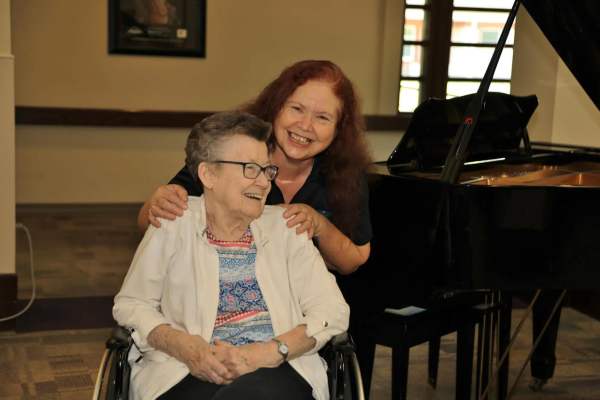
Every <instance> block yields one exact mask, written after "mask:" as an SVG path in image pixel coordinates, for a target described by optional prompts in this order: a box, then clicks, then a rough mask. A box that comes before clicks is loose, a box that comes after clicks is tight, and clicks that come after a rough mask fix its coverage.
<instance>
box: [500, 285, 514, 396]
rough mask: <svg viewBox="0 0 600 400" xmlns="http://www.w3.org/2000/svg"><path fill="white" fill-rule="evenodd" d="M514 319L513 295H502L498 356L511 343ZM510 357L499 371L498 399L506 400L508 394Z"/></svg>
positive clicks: (505, 293) (504, 293)
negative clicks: (512, 320) (512, 321)
mask: <svg viewBox="0 0 600 400" xmlns="http://www.w3.org/2000/svg"><path fill="white" fill-rule="evenodd" d="M511 318H512V295H511V294H510V293H507V292H501V293H500V316H499V323H498V327H499V329H498V350H499V351H498V354H499V356H500V355H502V354H504V352H505V351H506V349H507V348H508V345H509V343H510V328H511ZM509 363H510V356H507V357H506V359H505V360H504V363H503V364H502V365H501V366H500V370H499V371H498V399H499V400H504V399H506V396H507V394H508V370H509Z"/></svg>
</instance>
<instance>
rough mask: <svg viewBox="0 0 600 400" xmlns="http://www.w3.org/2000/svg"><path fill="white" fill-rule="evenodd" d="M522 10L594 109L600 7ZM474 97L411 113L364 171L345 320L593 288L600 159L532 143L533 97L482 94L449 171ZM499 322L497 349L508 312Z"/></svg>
mask: <svg viewBox="0 0 600 400" xmlns="http://www.w3.org/2000/svg"><path fill="white" fill-rule="evenodd" d="M521 3H522V5H524V6H525V8H526V9H527V11H528V13H529V14H530V15H531V16H532V18H533V19H534V21H535V22H536V23H537V25H538V26H539V27H540V28H541V30H542V32H543V33H544V35H545V36H546V38H547V39H548V40H549V42H550V43H551V44H552V46H553V47H554V49H555V50H556V52H557V53H558V54H559V55H560V57H561V58H562V60H563V61H564V62H565V64H566V65H567V66H568V68H569V69H570V70H571V72H572V73H573V75H574V76H575V78H576V79H577V81H578V82H579V83H580V85H581V86H582V87H583V89H584V90H585V92H586V93H587V95H588V96H589V98H590V99H591V100H592V102H593V103H594V104H595V106H596V108H600V75H599V73H600V2H599V1H597V0H579V1H564V0H522V1H521ZM516 6H517V4H516ZM516 6H515V8H514V10H515V11H516ZM474 96H475V95H469V96H465V97H461V98H455V99H451V100H439V99H430V100H427V101H426V102H424V103H423V104H421V105H420V106H419V107H418V108H417V109H416V110H415V112H414V113H413V118H412V120H411V122H410V124H409V127H408V129H407V131H406V133H405V134H404V136H403V137H402V139H401V141H400V143H399V144H398V145H397V146H396V148H395V149H394V151H393V152H392V154H391V155H390V157H389V159H388V160H387V161H386V162H380V163H376V164H375V165H374V166H373V170H372V172H371V173H370V174H369V188H370V204H371V210H370V211H371V220H372V224H373V232H374V237H373V240H372V242H371V249H372V251H371V257H370V260H369V265H368V266H366V267H363V268H361V269H360V270H359V271H358V272H357V273H355V274H353V275H354V276H352V277H351V278H350V280H351V281H354V283H347V282H344V281H342V285H345V286H346V292H349V293H351V294H352V292H355V293H354V294H355V295H356V297H357V298H360V299H362V300H361V301H360V302H357V303H359V304H356V305H354V304H353V305H352V307H353V310H355V309H356V310H358V309H360V308H367V307H368V310H367V311H365V312H367V313H371V314H372V313H373V311H374V310H383V308H385V307H389V308H401V307H404V306H406V305H409V304H411V305H423V306H424V307H430V306H432V304H433V306H434V307H435V306H437V305H438V304H439V302H440V299H442V300H441V301H442V302H452V301H453V299H455V298H456V299H461V296H460V295H456V296H455V294H461V293H463V294H464V293H469V292H472V291H474V290H475V291H476V290H481V289H486V290H487V289H496V290H503V291H504V290H524V289H526V290H532V289H591V290H598V289H600V241H599V237H600V149H597V148H589V147H582V146H575V145H564V144H561V145H556V144H552V143H542V142H532V141H530V139H529V133H528V131H527V124H528V122H529V120H530V118H531V116H532V114H533V113H534V112H535V109H536V107H537V106H538V99H537V97H536V96H535V95H531V96H525V97H516V96H509V95H505V94H501V93H484V95H483V98H482V99H483V101H482V102H481V109H480V111H479V114H478V117H477V120H476V124H474V126H473V128H474V129H473V131H472V135H471V136H470V140H467V141H466V142H461V143H462V144H465V143H466V146H465V148H463V149H459V150H461V151H463V159H458V162H457V157H456V155H455V154H454V152H457V147H461V146H460V145H458V146H457V145H456V143H457V142H458V141H459V140H460V138H459V137H458V136H457V134H458V133H459V132H460V130H461V127H464V125H465V123H466V121H467V120H468V119H469V118H471V117H469V116H468V115H469V112H470V111H472V110H470V107H471V103H472V101H473V97H474ZM596 115H597V116H598V117H599V118H600V114H596ZM572 127H573V129H577V121H573V123H572ZM597 133H598V134H600V132H597ZM452 162H453V163H454V164H455V166H454V168H455V173H454V175H453V177H452V179H447V176H448V173H447V171H448V169H449V168H450V166H449V164H450V163H452ZM359 282H360V283H359ZM365 287H368V288H369V290H368V293H369V299H368V301H366V302H367V303H368V304H367V305H365V304H364V303H363V302H365V300H364V298H365V297H364V296H362V294H364V293H365V290H364V288H365ZM353 297H355V296H354V295H352V296H350V298H353ZM457 301H459V302H460V301H462V300H457ZM502 319H503V320H504V322H502ZM500 321H501V322H500V324H501V325H502V324H503V327H501V328H500V336H501V338H500V341H501V348H503V347H504V345H506V343H507V341H508V335H509V334H510V312H509V313H508V317H507V314H506V313H504V314H503V315H502V316H501V317H500ZM488 334H489V333H488ZM502 342H503V344H502ZM506 368H507V367H506V365H505V366H504V367H503V372H502V371H501V372H500V377H499V380H500V381H501V382H502V383H501V385H500V387H501V389H500V391H499V395H498V396H499V398H504V396H505V395H506V389H505V387H506V382H507V379H508V376H507V369H506Z"/></svg>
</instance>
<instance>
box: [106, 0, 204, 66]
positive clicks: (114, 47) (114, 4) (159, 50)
mask: <svg viewBox="0 0 600 400" xmlns="http://www.w3.org/2000/svg"><path fill="white" fill-rule="evenodd" d="M108 2H109V3H108V4H109V7H108V52H109V54H141V55H158V56H177V57H202V58H203V57H206V0H108Z"/></svg>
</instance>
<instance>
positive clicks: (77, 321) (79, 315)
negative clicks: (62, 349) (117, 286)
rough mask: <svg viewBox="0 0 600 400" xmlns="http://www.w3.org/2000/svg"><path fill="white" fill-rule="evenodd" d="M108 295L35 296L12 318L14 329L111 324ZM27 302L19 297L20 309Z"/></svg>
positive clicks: (104, 325) (93, 327)
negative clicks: (30, 302)
mask: <svg viewBox="0 0 600 400" xmlns="http://www.w3.org/2000/svg"><path fill="white" fill-rule="evenodd" d="M113 299H114V298H113V297H112V296H98V297H64V298H50V299H36V300H35V302H34V303H33V304H32V305H31V308H30V309H29V310H28V311H27V312H26V313H25V314H23V315H22V316H20V317H19V318H18V319H17V321H16V326H15V330H16V331H17V332H32V331H49V330H63V329H97V328H110V327H113V326H115V321H114V320H113V318H112V306H113ZM26 303H27V301H25V300H19V301H18V302H17V306H18V307H20V308H22V307H24V306H25V305H26Z"/></svg>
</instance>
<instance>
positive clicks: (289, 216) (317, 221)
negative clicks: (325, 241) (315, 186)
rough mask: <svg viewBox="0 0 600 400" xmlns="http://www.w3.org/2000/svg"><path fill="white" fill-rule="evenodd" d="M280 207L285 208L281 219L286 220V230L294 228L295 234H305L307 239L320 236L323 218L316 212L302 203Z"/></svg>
mask: <svg viewBox="0 0 600 400" xmlns="http://www.w3.org/2000/svg"><path fill="white" fill-rule="evenodd" d="M280 205H281V207H283V208H285V212H284V213H283V217H284V218H285V219H286V220H287V226H288V228H293V227H296V234H298V235H299V234H301V233H304V232H306V233H307V234H308V238H309V239H312V238H313V237H314V236H319V235H320V234H321V227H322V226H323V219H324V218H325V217H324V216H323V215H321V213H319V212H318V211H317V210H315V209H314V208H312V207H311V206H309V205H307V204H302V203H295V204H280Z"/></svg>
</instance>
